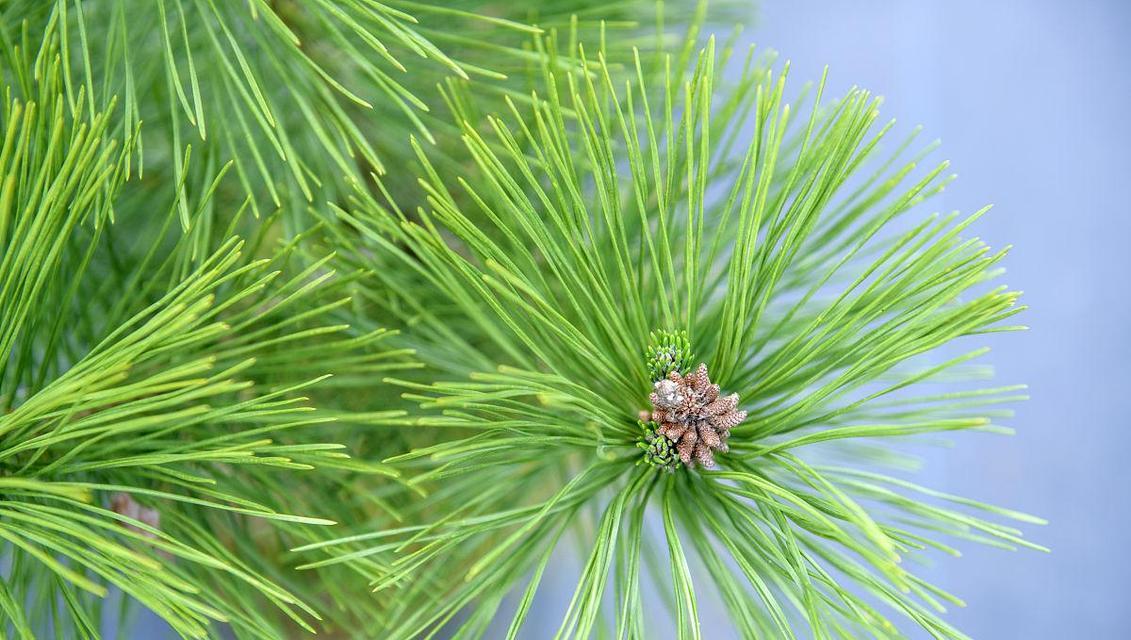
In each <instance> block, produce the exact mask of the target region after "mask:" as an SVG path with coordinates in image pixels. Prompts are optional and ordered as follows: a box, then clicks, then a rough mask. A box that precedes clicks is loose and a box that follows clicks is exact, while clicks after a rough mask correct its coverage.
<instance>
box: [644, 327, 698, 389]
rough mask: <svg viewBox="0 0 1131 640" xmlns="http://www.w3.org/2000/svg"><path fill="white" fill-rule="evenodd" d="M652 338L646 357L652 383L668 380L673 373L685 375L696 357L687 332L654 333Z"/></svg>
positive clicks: (645, 353)
mask: <svg viewBox="0 0 1131 640" xmlns="http://www.w3.org/2000/svg"><path fill="white" fill-rule="evenodd" d="M651 338H652V340H651V342H649V343H648V349H647V350H645V352H644V357H645V359H646V360H647V362H648V373H649V374H650V375H651V377H652V382H656V381H658V380H663V379H664V378H667V377H668V374H670V373H671V372H673V371H675V372H677V373H683V372H685V371H687V370H688V368H689V367H690V366H691V363H692V362H693V361H694V358H695V356H694V355H693V354H692V353H691V342H690V341H689V340H688V339H687V332H686V331H653V332H652V335H651Z"/></svg>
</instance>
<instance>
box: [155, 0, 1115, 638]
mask: <svg viewBox="0 0 1131 640" xmlns="http://www.w3.org/2000/svg"><path fill="white" fill-rule="evenodd" d="M761 5H762V6H761V7H760V8H759V10H758V13H757V18H756V20H755V21H753V22H752V24H753V28H749V29H747V32H746V36H745V37H746V38H747V39H748V40H750V41H756V42H758V43H759V45H760V46H768V47H772V48H774V49H776V50H778V51H779V52H781V55H782V57H783V58H786V59H789V60H791V62H792V68H793V71H792V77H793V78H794V79H816V78H818V77H819V76H820V73H821V70H822V68H823V67H824V66H825V65H826V64H827V65H829V67H830V77H829V86H830V88H831V89H832V90H833V93H834V94H835V93H837V92H839V91H843V90H844V89H847V88H848V87H849V86H851V85H860V86H862V87H865V88H868V89H870V90H872V91H874V92H875V93H878V94H881V95H883V96H885V98H886V102H885V105H884V108H883V113H884V114H885V115H886V116H889V117H895V118H897V119H898V120H900V121H901V122H903V123H904V124H914V123H922V124H923V125H924V126H925V127H926V131H925V134H926V135H925V136H924V138H923V139H924V140H926V139H930V138H932V137H940V138H942V141H943V147H942V155H943V156H944V157H946V158H949V159H950V160H951V161H952V165H951V168H952V169H954V170H956V171H957V172H958V173H959V175H960V178H959V180H958V181H957V182H956V183H955V184H953V185H952V186H951V187H950V188H948V190H947V191H946V192H945V193H944V194H943V195H942V197H941V199H936V200H934V202H933V205H932V206H933V208H936V209H938V210H941V211H949V210H953V209H958V210H961V211H964V212H972V211H974V210H976V209H978V208H979V207H981V206H982V205H983V204H986V203H993V204H994V205H995V208H994V210H993V211H992V212H991V213H990V214H989V215H988V216H987V217H985V218H983V219H982V220H981V221H980V223H979V224H978V226H977V227H976V229H975V230H976V232H977V233H978V235H980V236H981V237H982V238H984V239H985V240H986V241H987V242H989V244H990V245H991V246H994V247H1000V246H1002V245H1005V244H1013V245H1015V248H1014V250H1013V252H1012V254H1011V255H1010V257H1009V258H1008V260H1007V263H1006V266H1007V267H1008V269H1009V273H1008V277H1007V278H1006V279H1005V282H1007V283H1008V284H1010V285H1011V286H1013V287H1016V288H1021V289H1023V290H1024V291H1025V296H1024V301H1025V302H1026V303H1027V304H1028V305H1030V307H1031V310H1030V311H1028V312H1027V313H1026V314H1025V315H1024V316H1023V320H1022V321H1023V322H1024V323H1026V324H1028V325H1030V326H1031V327H1032V329H1031V331H1029V332H1027V333H1025V334H1010V335H1007V336H991V337H990V338H989V342H990V344H991V346H993V347H994V353H993V354H992V355H991V358H990V360H991V361H992V362H993V363H994V364H995V365H996V366H997V369H998V373H999V379H1000V380H1001V381H1003V383H1004V382H1010V383H1011V382H1016V381H1024V382H1027V383H1028V384H1029V385H1030V394H1031V396H1032V399H1031V400H1030V401H1029V402H1027V403H1024V404H1023V405H1021V406H1019V407H1018V408H1017V409H1018V411H1017V416H1016V418H1014V419H1013V420H1011V421H1010V422H1009V424H1010V425H1011V426H1014V427H1016V428H1017V431H1018V433H1017V435H1016V436H1014V437H1010V438H1003V437H976V438H965V439H962V438H960V439H959V446H958V447H957V448H955V449H953V450H949V451H947V452H946V453H945V455H940V456H933V457H932V459H931V461H930V464H929V465H928V467H927V468H926V469H925V472H924V477H923V479H924V481H925V484H930V485H933V486H935V487H937V488H941V489H944V490H947V491H951V492H954V493H959V494H962V495H968V496H971V497H976V498H980V499H983V500H986V501H989V502H993V503H997V504H1002V505H1004V506H1010V507H1014V508H1018V509H1021V510H1023V511H1027V512H1031V513H1035V514H1038V515H1041V516H1043V517H1046V518H1048V519H1049V520H1050V524H1049V525H1048V526H1047V527H1043V528H1036V529H1031V530H1030V531H1029V534H1030V537H1031V538H1033V539H1034V540H1036V541H1037V542H1040V543H1042V544H1045V545H1047V546H1049V547H1052V549H1053V553H1052V554H1051V555H1045V554H1040V553H1036V552H1027V551H1022V552H1017V553H1009V552H1005V551H1001V550H996V549H989V548H978V547H974V546H971V545H966V546H964V547H963V549H964V556H963V557H962V558H960V559H947V560H946V561H945V562H941V563H940V564H938V565H937V566H935V567H933V568H931V569H929V570H927V571H926V576H927V577H929V578H931V579H933V580H934V581H935V582H937V583H938V584H940V585H941V586H943V587H945V588H947V589H949V590H950V591H952V592H954V593H956V594H958V595H959V596H961V597H963V598H964V599H966V600H967V601H968V602H969V603H970V606H968V607H966V608H965V609H955V610H953V611H952V612H951V613H950V614H949V616H948V619H949V620H950V621H952V622H953V623H954V624H955V625H956V626H958V628H960V629H962V630H963V631H965V632H967V633H969V634H970V635H972V636H973V637H975V638H988V639H995V640H996V639H1011V638H1024V639H1044V638H1048V639H1058V640H1059V639H1075V638H1098V639H1119V638H1128V637H1131V602H1129V600H1131V590H1129V589H1128V588H1127V587H1126V585H1127V583H1128V576H1127V574H1128V572H1129V571H1131V557H1129V552H1128V533H1127V532H1128V531H1129V530H1131V499H1129V497H1128V495H1127V492H1128V490H1131V471H1129V470H1128V464H1127V462H1126V455H1125V452H1124V450H1125V448H1126V447H1127V446H1128V445H1129V444H1131V434H1129V433H1128V431H1127V420H1126V416H1127V415H1128V414H1129V413H1131V389H1129V388H1128V384H1129V383H1131V375H1129V374H1131V338H1129V337H1128V335H1127V332H1126V325H1127V318H1128V317H1129V316H1131V314H1129V311H1131V302H1129V299H1128V295H1127V294H1128V287H1127V284H1126V278H1127V276H1128V273H1129V269H1128V267H1129V266H1131V242H1129V241H1128V232H1129V231H1131V222H1129V221H1128V215H1127V213H1128V212H1127V207H1126V206H1125V203H1126V201H1127V197H1126V185H1127V184H1128V182H1129V181H1131V180H1129V176H1128V173H1129V171H1131V163H1129V162H1128V157H1127V156H1128V153H1127V150H1128V143H1129V142H1131V135H1129V134H1131V125H1129V121H1128V111H1129V106H1131V75H1129V74H1128V69H1127V62H1128V61H1129V60H1131V44H1129V43H1128V39H1127V36H1129V35H1131V2H1126V1H1124V2H1120V1H1118V0H1111V1H1107V2H1101V1H1083V2H1070V1H1064V0H1061V1H1034V0H1009V1H1005V0H997V1H977V0H958V1H956V0H947V1H942V0H940V1H935V2H895V1H881V0H865V1H856V2H837V1H833V0H825V1H818V0H805V1H800V2H798V1H787V0H763V1H762V3H761ZM795 86H796V85H795ZM563 568H564V567H563ZM563 574H564V575H560V576H559V577H558V579H554V578H553V577H551V578H550V579H549V580H548V581H547V584H546V585H545V587H546V589H545V593H543V594H540V595H541V596H542V597H540V598H539V599H540V600H541V601H542V602H543V603H544V604H546V605H548V606H546V607H545V608H543V609H542V611H543V612H544V613H546V614H547V615H551V616H556V615H557V614H558V613H560V610H561V607H559V606H555V604H556V603H555V602H554V601H555V600H557V601H560V603H561V604H563V605H564V602H568V599H569V597H570V592H571V590H572V586H573V580H574V579H575V574H572V571H564V572H563ZM358 597H367V594H359V596H358ZM708 612H710V613H717V612H714V611H705V612H704V613H708ZM720 620H721V618H715V617H713V616H712V617H710V618H708V617H707V616H704V620H703V624H704V631H705V632H706V635H707V637H714V633H712V630H713V629H716V628H718V627H719V625H721V624H722V622H721V621H720ZM531 622H533V623H534V624H531V625H530V627H531V628H529V629H528V631H530V632H532V637H534V636H537V637H541V635H542V634H543V633H552V630H553V629H554V628H556V626H557V622H558V619H557V618H556V617H554V619H553V620H540V621H537V622H535V621H533V620H532V621H531ZM541 623H545V624H544V625H543V624H541ZM539 627H544V628H539ZM161 628H162V626H161V625H160V624H159V622H158V621H156V620H153V619H152V618H151V617H150V616H145V617H144V620H143V621H142V624H141V625H140V627H138V628H137V633H138V634H139V635H138V636H137V637H159V636H160V635H161V633H160V631H159V630H160V629H161Z"/></svg>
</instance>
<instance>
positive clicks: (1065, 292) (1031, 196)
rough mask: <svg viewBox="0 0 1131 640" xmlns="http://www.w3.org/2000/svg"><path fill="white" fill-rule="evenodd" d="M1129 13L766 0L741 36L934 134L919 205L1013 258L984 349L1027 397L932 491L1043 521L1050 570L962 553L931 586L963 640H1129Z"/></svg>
mask: <svg viewBox="0 0 1131 640" xmlns="http://www.w3.org/2000/svg"><path fill="white" fill-rule="evenodd" d="M1129 36H1131V2H1127V0H1107V1H1101V0H1084V1H1080V2H1064V1H1063V0H1062V1H1059V2H1058V1H1051V0H996V1H993V2H985V1H980V0H936V1H930V2H922V1H920V2H896V1H894V0H857V1H856V2H836V1H831V2H830V1H828V0H823V1H822V0H789V1H786V0H761V1H760V3H759V7H758V9H757V11H756V19H755V21H754V28H752V29H748V30H747V36H746V37H747V38H748V39H750V40H752V41H755V42H757V43H759V45H761V46H768V47H772V48H774V49H776V50H777V51H778V52H780V54H781V57H782V58H783V59H789V60H790V61H791V62H792V71H791V77H792V78H795V79H802V78H804V79H815V78H819V77H820V73H821V71H822V69H823V68H824V66H825V65H826V64H827V65H828V66H829V84H830V88H831V89H833V91H832V93H831V94H830V95H836V94H837V93H839V92H842V91H843V90H844V89H847V88H849V87H850V86H852V85H859V86H862V87H865V88H867V89H870V90H872V91H873V92H875V93H877V94H880V95H883V96H884V97H885V103H884V106H883V109H882V113H883V114H884V115H886V116H887V117H894V118H896V119H897V120H899V121H900V122H901V123H902V124H904V125H913V124H923V125H924V127H925V131H924V134H925V136H924V139H925V140H929V139H933V138H935V137H938V138H941V139H942V150H941V158H946V159H949V160H951V162H952V164H951V169H952V170H953V171H955V172H957V173H958V175H959V179H958V180H957V181H956V182H955V183H954V184H953V185H951V186H950V187H949V188H948V189H947V191H945V192H944V193H943V195H942V197H941V198H939V199H936V200H934V201H933V203H932V204H931V208H932V209H937V210H940V211H950V210H954V209H957V210H961V211H963V212H964V213H970V212H973V211H975V210H976V209H978V208H979V207H981V206H982V205H984V204H988V203H992V204H993V205H994V209H993V210H992V211H991V212H990V213H989V214H988V215H987V216H985V217H984V218H982V220H980V221H979V223H978V224H977V225H976V226H975V228H974V232H975V233H976V234H977V235H979V236H981V237H982V238H983V239H984V240H986V241H987V242H988V243H989V244H990V245H991V246H992V247H995V248H996V247H1001V246H1003V245H1006V244H1012V245H1014V249H1013V251H1012V252H1011V254H1010V256H1009V257H1008V258H1007V259H1006V268H1007V269H1008V273H1007V275H1006V277H1005V278H1004V280H1003V282H1005V283H1006V284H1009V285H1010V286H1011V287H1013V288H1018V289H1021V290H1023V291H1024V292H1025V296H1024V297H1023V302H1025V303H1026V304H1028V305H1029V306H1030V310H1029V311H1027V312H1026V313H1025V314H1023V315H1022V316H1021V318H1020V321H1021V322H1022V323H1024V324H1027V325H1029V326H1031V327H1032V329H1031V330H1030V331H1028V332H1026V333H1023V334H1016V333H1015V334H1008V335H998V336H989V337H988V343H989V344H990V345H991V346H992V347H994V351H993V353H991V354H990V357H989V358H988V360H989V361H991V362H993V364H994V365H995V366H996V368H997V371H998V380H999V381H1001V382H1002V383H1003V384H1006V383H1014V382H1026V383H1028V384H1029V387H1030V389H1029V393H1030V395H1031V397H1032V399H1031V400H1029V401H1028V402H1026V403H1023V404H1021V405H1019V406H1017V407H1016V409H1017V416H1016V417H1015V418H1014V419H1013V420H1011V421H1010V422H1009V423H1008V424H1009V425H1010V426H1013V427H1015V428H1016V429H1017V435H1015V436H1013V437H993V436H991V437H983V436H975V437H962V438H958V439H957V443H958V446H957V447H956V448H954V449H952V450H949V451H946V452H945V454H944V455H940V456H937V457H932V459H931V460H930V461H929V464H928V466H927V468H926V469H925V470H924V473H923V475H922V479H923V481H924V483H925V484H929V485H932V486H935V487H937V488H940V489H943V490H945V491H948V492H953V493H958V494H961V495H966V496H970V497H975V498H978V499H982V500H985V501H988V502H991V503H996V504H1001V505H1004V506H1010V507H1015V508H1017V509H1020V510H1022V511H1027V512H1030V513H1034V514H1036V515H1040V516H1042V517H1044V518H1047V519H1048V520H1049V521H1050V523H1049V525H1048V526H1046V527H1040V528H1033V527H1029V528H1027V529H1026V535H1027V537H1029V538H1031V539H1033V540H1034V541H1036V542H1039V543H1041V544H1044V545H1046V546H1048V547H1051V548H1052V554H1051V555H1045V554H1040V553H1034V552H1028V551H1020V552H1016V553H1010V552H1004V551H1000V550H997V549H991V548H985V547H982V548H979V547H977V546H974V545H964V546H963V547H962V551H963V554H964V555H963V557H962V558H958V559H949V558H948V559H946V561H944V562H940V563H939V564H938V565H937V566H935V567H932V568H931V569H929V570H928V571H927V572H926V574H927V575H926V577H928V578H931V579H933V580H934V581H935V582H936V583H937V584H939V585H940V586H942V587H944V588H946V589H948V590H950V591H951V592H953V593H955V594H957V595H958V596H960V597H962V598H964V599H965V600H966V601H967V602H968V603H969V606H967V607H966V608H965V609H957V610H952V611H951V613H950V614H949V615H948V620H950V621H951V622H952V623H954V624H955V625H956V626H957V627H958V628H959V629H961V630H963V631H965V632H966V633H968V634H969V635H971V636H972V637H974V638H989V639H994V640H996V639H999V638H1003V639H1012V638H1026V639H1037V638H1042V639H1044V638H1049V639H1054V638H1055V639H1067V638H1097V639H1116V638H1128V637H1131V605H1129V604H1128V601H1129V599H1131V588H1129V587H1128V584H1129V583H1131V578H1129V577H1128V572H1129V571H1131V549H1129V546H1128V544H1127V542H1128V532H1129V531H1131V496H1129V495H1128V492H1131V465H1129V464H1128V462H1127V455H1126V452H1127V448H1128V447H1129V446H1131V431H1129V429H1128V416H1129V415H1131V389H1129V388H1128V387H1129V385H1131V334H1129V333H1128V319H1129V318H1131V287H1129V286H1128V284H1127V279H1128V276H1131V245H1129V243H1128V234H1129V232H1131V211H1129V209H1128V206H1127V185H1128V182H1129V179H1128V171H1129V169H1131V167H1129V162H1128V160H1129V158H1128V156H1129V153H1128V152H1129V149H1131V121H1129V119H1128V109H1129V107H1131V73H1129V71H1128V67H1127V64H1128V62H1131V40H1129Z"/></svg>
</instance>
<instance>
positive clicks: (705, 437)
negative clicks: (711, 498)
mask: <svg viewBox="0 0 1131 640" xmlns="http://www.w3.org/2000/svg"><path fill="white" fill-rule="evenodd" d="M720 393H721V392H720V389H719V385H717V384H713V383H712V382H711V378H710V377H709V376H708V374H707V365H706V364H702V363H701V364H700V365H699V368H698V369H696V370H695V371H693V372H691V373H688V374H687V375H680V373H679V372H678V371H672V372H671V373H669V374H668V377H667V378H665V379H663V380H660V381H658V382H656V384H655V385H654V387H653V391H652V394H651V395H650V396H649V399H650V400H651V401H652V421H653V422H655V423H656V424H657V425H659V426H658V427H657V428H656V433H658V434H660V435H662V436H664V437H666V438H667V439H669V440H671V441H672V442H673V443H675V449H676V453H677V454H678V455H679V459H680V461H681V462H683V464H685V465H687V466H688V467H691V466H694V465H695V464H696V463H698V464H700V465H702V466H704V467H712V466H714V464H715V456H714V452H715V451H722V452H726V451H727V443H726V441H727V438H728V437H730V430H731V429H732V428H733V427H735V426H737V425H738V424H739V423H741V422H742V421H743V420H745V419H746V412H745V411H741V410H739V409H738V394H736V393H732V394H731V395H729V396H723V397H720Z"/></svg>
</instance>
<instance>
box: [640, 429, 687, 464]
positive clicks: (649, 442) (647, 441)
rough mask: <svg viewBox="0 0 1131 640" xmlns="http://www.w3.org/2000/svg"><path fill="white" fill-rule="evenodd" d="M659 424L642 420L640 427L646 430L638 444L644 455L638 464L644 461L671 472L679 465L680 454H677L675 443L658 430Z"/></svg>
mask: <svg viewBox="0 0 1131 640" xmlns="http://www.w3.org/2000/svg"><path fill="white" fill-rule="evenodd" d="M658 426H659V425H657V424H656V423H655V422H651V421H648V422H644V421H640V428H641V429H642V430H643V431H644V436H643V439H642V440H641V441H640V442H638V443H636V446H638V447H640V448H641V449H643V450H644V457H643V458H641V459H640V460H639V461H637V463H636V464H640V463H641V462H644V463H646V464H648V465H649V466H652V467H656V468H658V469H661V470H662V471H666V472H668V473H671V472H672V471H675V470H676V467H678V466H679V456H678V455H677V454H676V450H675V443H674V442H672V441H671V440H668V439H667V438H666V437H665V436H662V435H660V434H659V433H657V432H656V429H657V428H658Z"/></svg>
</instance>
